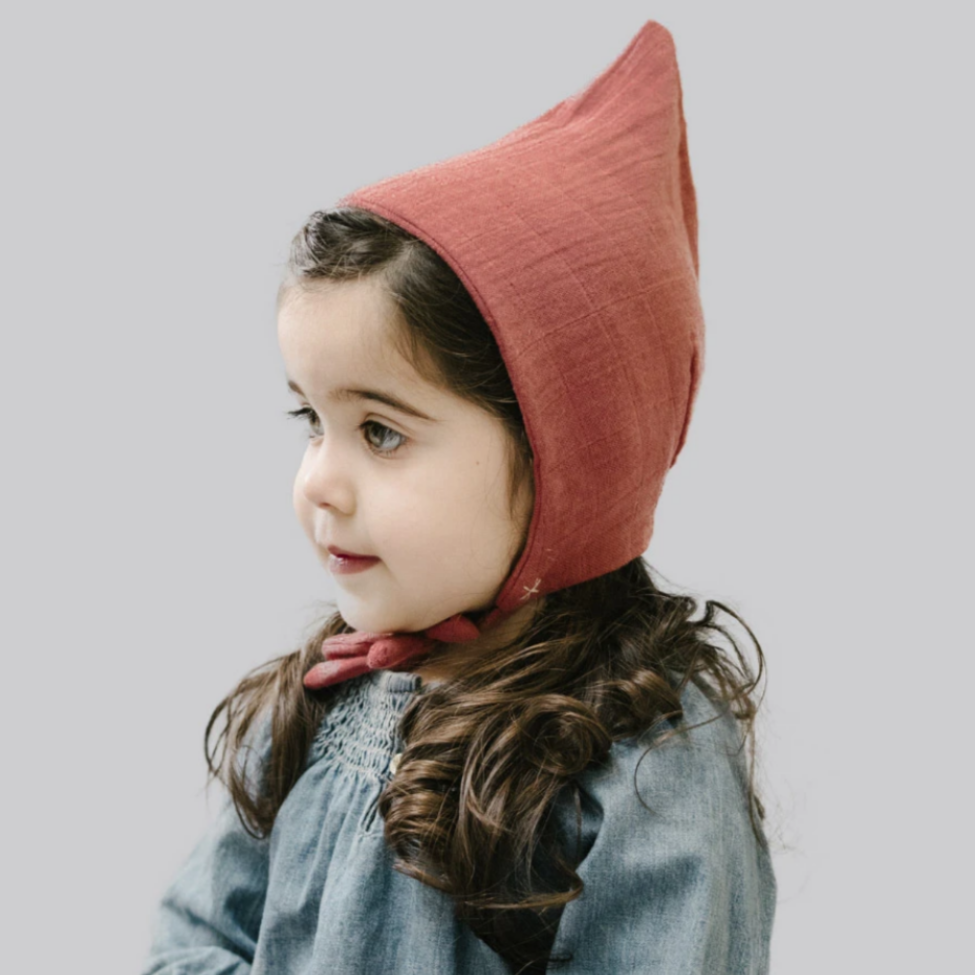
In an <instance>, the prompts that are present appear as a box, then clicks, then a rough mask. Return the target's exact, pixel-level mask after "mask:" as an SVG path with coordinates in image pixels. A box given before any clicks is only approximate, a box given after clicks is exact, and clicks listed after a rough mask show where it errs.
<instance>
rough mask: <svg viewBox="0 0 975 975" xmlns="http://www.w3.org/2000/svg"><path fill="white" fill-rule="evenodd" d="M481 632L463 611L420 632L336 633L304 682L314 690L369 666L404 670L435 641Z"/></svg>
mask: <svg viewBox="0 0 975 975" xmlns="http://www.w3.org/2000/svg"><path fill="white" fill-rule="evenodd" d="M480 635H481V630H480V629H478V626H477V624H476V623H475V622H474V621H473V620H472V619H470V618H469V617H468V616H465V615H464V614H463V613H458V614H457V615H456V616H451V617H450V618H449V619H445V620H442V621H441V622H440V623H437V624H436V625H435V626H431V627H428V628H427V629H425V630H423V631H421V632H420V633H394V632H388V633H366V632H363V631H359V630H357V631H355V632H353V633H339V634H337V635H336V636H330V637H327V638H326V639H325V640H323V641H322V654H323V655H324V657H325V660H324V661H323V662H322V663H320V664H315V666H314V667H312V669H311V670H309V671H308V673H307V674H305V678H304V682H303V683H304V685H305V687H307V688H308V689H309V690H313V691H317V690H319V689H320V688H323V687H328V686H329V685H331V684H339V683H341V682H342V681H345V680H349V679H350V678H352V677H358V676H359V675H360V674H365V673H367V672H368V671H370V670H405V669H407V668H406V667H405V666H404V665H405V664H407V663H408V662H409V661H412V660H415V659H416V658H417V657H421V656H423V655H425V654H427V653H429V652H430V651H431V650H432V649H433V648H434V646H436V644H437V643H438V642H440V643H464V642H466V641H468V640H475V639H477V637H479V636H480Z"/></svg>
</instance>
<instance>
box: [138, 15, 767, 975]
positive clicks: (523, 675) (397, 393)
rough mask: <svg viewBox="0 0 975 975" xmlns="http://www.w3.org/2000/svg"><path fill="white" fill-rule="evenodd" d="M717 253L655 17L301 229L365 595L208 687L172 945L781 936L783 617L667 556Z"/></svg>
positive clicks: (330, 473)
mask: <svg viewBox="0 0 975 975" xmlns="http://www.w3.org/2000/svg"><path fill="white" fill-rule="evenodd" d="M697 273H698V262H697V213H696V207H695V194H694V187H693V183H692V180H691V174H690V168H689V162H688V154H687V139H686V130H685V123H684V116H683V110H682V102H681V90H680V78H679V74H678V70H677V62H676V56H675V52H674V46H673V41H672V38H671V36H670V34H669V33H668V32H667V31H666V30H665V29H664V28H663V27H661V26H660V25H659V24H656V23H654V22H653V21H650V22H648V23H646V24H645V25H644V26H643V27H642V28H641V30H640V31H639V32H638V34H637V35H636V37H634V38H633V40H632V41H631V43H630V44H629V46H628V47H627V48H626V50H625V51H624V52H623V53H622V54H621V55H620V56H619V57H618V58H617V59H616V61H615V62H614V63H613V64H612V65H611V66H610V67H609V68H608V69H606V71H604V72H603V73H602V74H601V75H600V76H599V77H598V78H596V80H595V81H593V82H592V83H591V84H590V85H589V86H588V87H587V88H586V89H584V90H583V91H581V92H580V93H579V94H577V95H575V96H573V97H571V98H568V99H566V100H564V101H563V102H560V103H559V104H558V105H556V106H555V107H553V108H552V109H550V110H549V111H548V112H546V113H545V114H543V115H541V116H540V117H539V118H537V119H535V120H534V121H532V122H529V123H528V124H526V125H523V126H521V127H520V128H518V129H515V130H514V131H513V132H510V133H509V134H508V135H506V136H505V137H504V138H502V139H500V140H498V141H497V142H494V143H492V144H490V145H487V146H485V147H483V148H481V149H479V150H477V151H474V152H470V153H466V154H464V155H460V156H457V157H454V158H452V159H449V160H446V161H444V162H440V163H436V164H433V165H430V166H426V167H423V168H420V169H416V170H413V171H411V172H408V173H405V174H402V175H399V176H395V177H390V178H389V179H386V180H383V181H381V182H379V183H377V184H375V185H373V186H371V187H367V188H363V189H360V190H358V191H356V192H354V193H352V194H350V195H349V196H347V197H345V198H344V199H343V200H341V201H340V203H339V205H338V206H337V207H336V208H334V209H331V210H328V211H324V212H318V213H315V214H313V216H312V217H311V219H310V220H309V221H308V223H307V224H306V225H305V226H304V227H303V228H302V230H301V231H300V232H299V233H298V234H297V236H296V237H295V239H294V241H293V243H292V248H291V254H290V260H289V265H288V271H287V274H286V277H285V280H284V282H283V283H282V286H281V291H280V294H279V301H278V340H279V343H280V348H281V353H282V356H283V359H284V364H285V373H286V379H287V384H288V386H289V388H290V389H291V391H292V392H293V394H294V396H295V397H296V408H295V409H294V410H293V411H291V415H292V416H294V417H296V418H298V419H299V420H301V421H302V422H303V423H305V424H306V425H307V433H308V444H307V448H306V450H305V454H304V457H303V459H302V462H301V466H300V468H299V470H298V476H297V479H296V481H295V487H294V506H295V511H296V513H297V515H298V519H299V521H300V523H301V525H302V527H303V529H304V531H305V533H306V534H307V536H308V539H309V541H310V542H311V544H312V545H313V547H314V550H315V552H316V554H317V555H318V557H319V558H321V560H322V561H323V563H324V564H325V566H326V568H327V570H328V571H329V572H330V573H331V574H332V575H333V576H334V578H335V584H336V588H337V592H338V597H337V611H336V612H335V613H334V614H332V615H331V616H330V617H329V618H328V619H326V620H324V622H323V623H322V625H321V627H320V629H319V631H318V632H317V633H316V634H315V636H314V638H313V639H311V640H310V641H309V642H308V643H307V644H306V645H305V646H304V647H303V648H301V649H299V650H297V651H296V652H294V653H292V654H290V655H288V656H285V657H283V658H280V659H278V660H274V661H272V662H270V663H269V664H267V665H265V666H264V667H262V668H259V669H258V670H257V671H255V672H253V673H251V674H250V675H248V676H246V677H245V678H244V679H243V680H242V681H241V682H240V683H239V684H238V685H237V687H236V688H235V689H234V690H232V691H231V693H230V694H229V695H228V696H227V697H226V698H225V699H224V700H223V701H222V702H221V703H220V704H219V705H218V707H217V708H216V710H215V712H214V714H213V716H212V718H211V720H210V723H209V725H208V727H207V733H206V745H207V760H208V763H209V766H210V771H211V773H212V775H214V776H217V777H219V778H220V779H221V780H222V781H223V782H224V783H225V785H226V786H227V788H228V790H229V800H228V801H227V803H226V805H225V807H224V808H223V810H222V812H221V814H220V816H219V817H218V819H217V820H216V821H215V822H214V824H213V826H212V827H211V828H210V829H209V831H208V832H207V834H206V835H205V836H204V837H203V838H202V840H201V841H200V842H199V844H198V845H197V847H196V849H195V850H194V851H193V853H192V855H191V856H190V857H189V859H188V860H187V862H186V863H185V865H184V866H183V868H182V870H181V871H180V872H179V874H178V876H177V877H176V878H175V880H174V882H173V884H172V885H171V887H170V888H169V890H168V891H167V892H166V894H165V896H164V898H163V901H162V904H161V906H160V908H159V911H158V914H157V917H156V923H155V930H154V938H153V944H152V948H151V955H150V959H149V961H148V963H147V966H146V967H145V969H144V971H145V973H154V975H163V973H165V975H191V973H192V975H217V973H220V975H231V973H233V975H244V973H248V972H250V973H254V975H257V973H262V975H267V973H271V975H302V973H308V975H311V973H323V975H324V973H330V975H361V973H368V972H383V973H386V972H393V973H398V972H401V973H407V972H408V973H417V975H433V973H455V972H456V973H470V975H494V973H497V975H501V973H511V972H515V973H529V972H531V973H534V972H543V971H546V970H552V971H554V970H556V969H560V970H563V971H565V972H568V973H583V972H585V973H599V975H604V973H605V975H617V973H624V972H645V973H655V975H678V973H704V972H708V973H717V972H721V973H725V972H728V973H742V975H744V973H764V972H766V971H767V970H768V946H769V938H770V935H771V928H772V920H773V914H774V905H775V879H774V875H773V872H772V867H771V861H770V857H769V850H768V845H767V843H766V840H765V836H764V833H763V828H762V820H763V817H764V813H763V809H762V804H761V802H760V801H759V799H758V797H757V796H756V794H755V788H754V775H753V768H754V756H753V754H752V753H753V749H745V747H744V746H745V745H746V744H747V743H751V744H752V745H753V743H754V729H753V722H754V717H755V713H756V707H757V703H756V700H755V697H754V692H755V690H756V687H757V684H758V681H759V680H760V678H761V675H762V662H763V657H762V651H761V647H760V646H758V643H757V641H756V643H755V646H756V649H757V661H758V666H757V672H753V670H752V669H751V668H750V667H749V665H748V664H747V663H746V661H745V658H744V657H743V655H742V654H741V652H740V651H739V649H738V647H737V645H736V644H735V643H734V640H733V638H731V636H730V634H728V632H727V631H726V630H725V629H724V628H723V627H722V626H721V625H720V624H719V623H718V622H716V621H715V611H716V610H717V609H721V610H724V611H725V612H727V613H729V614H730V615H732V616H734V617H735V618H736V619H739V618H738V617H737V615H736V614H734V613H732V612H731V610H728V609H727V608H726V607H724V606H722V605H721V604H720V603H716V602H713V601H707V603H706V607H705V612H704V615H703V618H701V619H694V618H693V617H694V615H695V610H696V604H695V601H694V600H693V599H691V598H689V597H686V596H679V595H674V594H670V593H666V592H664V591H662V590H661V589H659V588H658V587H657V586H656V585H655V583H654V581H653V580H652V578H651V573H650V570H649V566H648V565H647V563H646V562H645V561H644V558H643V553H644V552H645V550H646V548H647V545H648V543H649V541H650V537H651V534H652V531H653V515H654V510H655V507H656V503H657V500H658V498H659V496H660V492H661V490H662V487H663V482H664V478H665V475H666V473H667V471H668V470H669V469H670V467H671V466H672V465H673V463H674V462H675V460H676V458H677V456H678V454H679V453H680V450H681V448H682V447H683V445H684V441H685V438H686V436H687V430H688V424H689V421H690V417H691V410H692V407H693V404H694V400H695V396H696V393H697V388H698V385H699V382H700V377H701V371H702V363H703V319H702V314H701V306H700V301H699V296H698V290H697ZM739 622H741V620H740V619H739ZM743 625H744V624H743ZM745 629H746V630H747V627H745ZM716 632H720V633H722V634H724V635H725V636H726V637H727V638H728V639H729V641H730V643H731V646H732V647H733V649H734V652H733V653H731V654H729V653H728V652H726V651H725V650H722V649H720V648H719V647H717V646H714V645H713V644H712V643H711V642H709V638H710V637H711V636H712V635H713V634H714V633H716ZM748 632H749V635H751V631H750V630H748ZM753 639H754V638H753ZM749 755H752V762H748V761H747V760H746V758H747V757H748V756H749Z"/></svg>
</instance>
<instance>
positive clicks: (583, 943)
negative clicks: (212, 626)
mask: <svg viewBox="0 0 975 975" xmlns="http://www.w3.org/2000/svg"><path fill="white" fill-rule="evenodd" d="M419 687H420V678H419V677H418V676H417V675H415V674H409V673H402V672H393V671H389V670H374V671H371V672H369V673H366V674H362V675H359V676H357V677H354V678H350V679H349V680H347V681H344V682H343V683H341V684H340V685H338V686H336V687H334V688H332V689H331V690H330V691H328V693H330V694H334V695H335V697H334V699H333V702H332V705H331V708H330V710H329V712H328V713H327V714H326V716H325V718H324V719H323V721H322V723H321V725H320V726H319V728H318V732H317V735H316V737H315V740H314V744H313V745H312V748H311V750H310V753H309V756H308V760H307V763H306V767H305V769H304V772H303V774H302V775H301V777H300V778H299V779H298V782H297V783H296V785H295V787H294V788H293V789H292V790H291V792H290V793H289V795H288V797H287V799H286V800H285V802H284V805H283V806H282V807H281V811H280V813H279V815H278V818H277V820H276V822H275V824H274V828H273V829H272V831H271V833H270V836H269V837H267V838H266V839H263V840H258V839H254V838H253V837H251V836H249V835H248V834H247V833H246V832H245V831H244V829H243V827H242V826H241V823H240V820H239V819H238V817H237V815H236V812H235V810H234V809H233V807H232V806H231V805H227V806H226V807H225V808H224V809H223V811H222V813H221V815H219V817H218V818H217V819H216V820H215V821H214V823H213V825H212V826H211V828H210V829H209V831H208V832H207V833H206V834H205V835H204V837H203V838H202V839H201V840H200V842H199V843H198V844H197V846H196V848H195V849H194V850H193V852H192V853H191V855H190V856H189V858H188V859H187V860H186V862H185V863H184V865H183V867H182V869H181V870H180V871H179V872H178V874H177V876H176V878H175V880H174V881H173V882H172V884H171V885H170V886H169V888H168V889H167V891H166V893H165V895H164V897H163V900H162V903H161V906H160V909H159V911H158V913H157V915H156V917H155V922H154V931H153V939H152V947H151V951H150V955H149V958H148V960H147V962H146V964H145V966H144V967H143V970H142V975H313V973H314V975H317V973H321V975H325V973H327V975H362V973H364V972H384V973H385V972H394V973H396V975H507V973H508V972H509V971H510V970H509V968H508V967H507V966H506V964H505V963H504V961H503V960H502V958H501V957H500V956H499V955H498V954H496V953H495V952H494V951H492V950H491V949H490V948H489V947H488V946H487V945H486V944H485V943H484V942H483V941H481V940H480V939H479V938H477V936H476V935H475V934H474V933H473V932H472V930H471V929H470V928H469V927H468V926H467V925H466V924H464V923H462V922H460V921H458V920H457V919H456V918H455V916H454V903H453V900H452V898H450V897H449V896H448V895H447V894H444V893H443V892H441V891H438V890H436V889H434V888H433V887H429V886H427V885H425V884H422V883H419V882H417V881H416V880H413V879H412V878H409V877H407V876H406V875H404V874H402V873H400V872H398V871H397V870H395V869H393V854H392V853H391V851H390V850H389V848H388V847H387V845H386V843H385V840H384V838H383V821H382V817H381V816H380V815H378V808H377V803H378V800H379V796H380V794H381V792H382V790H383V789H384V788H385V787H386V785H387V783H388V782H389V780H390V778H391V776H392V772H393V768H394V766H395V761H396V757H397V753H398V752H399V751H400V750H401V749H402V748H403V742H402V741H401V740H400V739H399V737H398V734H397V725H398V721H399V719H400V717H401V716H402V713H403V711H404V710H405V708H406V707H407V705H408V704H409V703H410V701H411V699H412V698H413V696H414V695H415V694H416V693H417V692H418V690H419ZM681 703H682V705H683V707H684V712H685V720H686V723H687V725H693V724H698V723H700V722H703V721H707V720H709V719H711V718H716V720H714V721H712V723H710V724H707V725H704V726H703V727H699V728H694V729H692V730H690V731H689V732H686V733H685V734H681V735H678V736H676V737H673V738H671V739H670V740H669V741H667V742H662V743H661V742H659V741H658V736H660V735H662V734H664V733H665V732H666V731H669V730H670V728H671V726H670V725H664V726H663V727H660V728H658V729H656V730H654V731H650V732H646V733H644V734H643V735H641V736H640V737H638V738H631V739H626V740H623V741H617V742H614V744H613V745H612V747H611V748H610V751H609V756H608V758H607V760H606V761H605V762H603V763H600V764H599V765H597V766H593V767H590V768H589V769H587V770H586V771H585V772H583V773H582V774H581V775H579V776H577V777H576V779H575V782H576V783H577V785H578V788H579V803H578V807H577V804H576V801H575V796H574V794H573V791H574V790H573V789H571V788H569V789H566V790H565V791H564V792H563V794H562V795H561V796H560V798H559V800H558V801H557V803H556V805H555V809H554V814H555V817H556V821H557V823H558V829H559V831H560V834H561V836H562V837H564V843H565V845H564V849H565V850H566V851H567V852H569V851H573V850H574V851H575V858H574V859H575V862H577V863H578V866H577V870H578V873H579V876H580V877H581V879H582V880H583V882H584V883H585V889H584V890H583V893H582V895H581V897H579V898H578V899H576V900H574V901H571V902H570V903H569V904H568V905H567V906H566V907H565V908H564V909H563V911H562V913H561V916H560V918H559V919H558V921H559V923H558V928H557V931H556V936H555V941H554V944H553V948H552V951H553V955H555V956H557V957H560V956H561V957H564V956H568V955H571V956H572V961H571V962H570V963H569V964H568V965H567V966H566V967H565V968H554V967H553V968H552V970H553V971H561V972H563V973H564V975H593V973H599V975H603V973H606V975H618V973H624V972H640V973H641V975H704V973H715V975H717V973H721V975H766V973H767V972H768V957H769V941H770V936H771V929H772V923H773V916H774V909H775V894H776V882H775V877H774V874H773V872H772V866H771V860H770V856H769V851H768V847H767V844H766V842H765V840H764V837H763V836H762V835H761V834H759V836H758V838H757V837H756V835H755V833H753V831H752V829H751V824H750V822H749V817H748V803H747V800H746V793H745V790H746V785H747V770H746V766H745V763H744V755H745V753H744V751H743V749H742V748H741V739H740V737H739V729H738V727H737V723H736V722H735V720H734V719H733V718H732V717H731V716H730V715H728V714H727V713H724V714H722V715H721V716H720V717H718V716H717V714H718V713H717V711H716V710H715V707H714V705H713V704H712V703H711V702H710V701H709V700H708V699H707V698H706V697H705V695H704V694H702V692H701V691H700V690H699V689H698V688H697V687H696V686H695V685H694V684H689V685H688V686H687V687H686V688H685V690H684V691H683V694H682V696H681ZM263 734H265V735H266V731H265V732H263ZM651 743H654V744H655V747H654V748H652V749H651V750H650V751H647V747H648V746H649V745H650V744H651ZM645 752H646V756H645V757H644V758H643V760H642V762H641V757H642V756H644V753H645ZM255 753H256V754H259V755H266V754H267V747H266V744H265V745H262V744H260V742H258V743H257V744H256V746H255ZM638 793H639V794H638ZM644 803H645V804H646V805H644ZM647 807H649V808H647ZM577 808H578V811H579V812H580V813H581V833H580V832H579V831H578V830H577V818H576V816H577Z"/></svg>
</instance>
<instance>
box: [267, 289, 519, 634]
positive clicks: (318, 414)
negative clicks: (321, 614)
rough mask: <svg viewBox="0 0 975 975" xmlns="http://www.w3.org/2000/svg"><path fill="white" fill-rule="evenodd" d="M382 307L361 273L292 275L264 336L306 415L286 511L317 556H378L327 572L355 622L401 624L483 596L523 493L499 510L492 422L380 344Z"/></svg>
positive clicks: (504, 569)
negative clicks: (272, 340) (274, 338)
mask: <svg viewBox="0 0 975 975" xmlns="http://www.w3.org/2000/svg"><path fill="white" fill-rule="evenodd" d="M392 314H393V305H392V302H391V300H390V299H389V298H388V297H387V296H386V295H385V294H384V293H383V292H382V291H381V290H379V287H378V286H377V284H376V282H375V281H374V280H373V279H369V278H366V279H363V280H360V281H354V282H339V283H335V282H328V283H325V282H316V283H315V284H314V285H313V286H312V287H311V288H307V289H305V288H296V287H292V288H289V289H288V290H287V292H286V293H285V295H284V297H283V300H282V302H281V305H280V310H279V312H278V342H279V344H280V347H281V353H282V356H283V358H284V362H285V372H286V374H287V377H288V380H289V386H291V388H292V389H293V391H294V392H295V395H296V396H297V398H298V401H299V404H300V407H301V408H302V409H303V410H304V411H305V413H304V417H305V421H306V422H307V423H308V435H309V440H308V445H307V447H306V449H305V454H304V457H303V458H302V461H301V466H300V468H299V469H298V475H297V477H296V478H295V484H294V506H295V511H296V513H297V515H298V520H299V521H300V523H301V526H302V528H304V530H305V533H306V534H307V536H308V538H309V540H310V541H311V543H312V544H313V546H314V547H315V552H316V554H317V555H318V557H319V559H320V560H321V561H322V563H323V564H324V565H325V566H326V568H328V565H329V553H328V547H329V546H330V545H332V546H336V547H338V548H341V549H344V550H345V551H348V552H355V553H359V554H363V555H373V556H377V557H378V561H377V562H374V563H373V564H372V565H371V566H370V567H369V568H366V569H364V570H363V571H360V572H356V573H353V574H344V573H343V574H339V573H335V574H334V575H333V578H334V580H335V585H336V589H337V595H338V598H337V604H338V609H339V611H340V612H341V614H342V617H343V618H344V619H345V621H346V622H347V623H348V624H350V625H351V626H352V627H354V628H355V629H357V630H363V631H378V632H385V631H406V632H412V631H419V630H422V629H425V628H426V627H428V626H432V625H433V624H434V623H438V622H440V621H441V620H443V619H446V618H447V617H449V616H452V615H454V614H455V613H462V612H468V611H475V610H480V609H486V608H488V607H490V606H491V605H492V603H493V602H494V598H495V597H496V596H497V594H498V592H499V591H500V588H501V585H502V583H503V582H504V580H505V579H506V578H507V576H508V574H509V572H510V569H511V566H512V560H513V559H514V556H515V555H516V554H517V551H518V548H519V547H520V544H521V541H522V538H523V537H524V533H525V531H526V530H527V527H528V523H529V520H530V518H531V497H530V493H531V492H530V490H526V491H524V492H522V494H523V495H524V496H522V497H520V498H518V499H516V501H515V507H514V510H512V506H511V502H510V499H509V496H508V466H507V465H508V460H507V454H506V449H505V448H506V438H507V433H506V431H505V429H504V427H503V425H502V423H501V421H500V420H498V419H497V418H495V417H492V416H490V415H489V414H487V413H485V412H484V411H483V410H482V409H480V408H479V407H477V406H475V405H474V404H472V403H470V402H468V401H466V400H463V399H461V398H459V397H458V396H456V395H454V394H453V393H449V392H446V391H444V390H442V389H440V388H438V387H436V386H432V385H430V384H429V383H428V382H426V381H425V380H424V379H422V378H421V377H420V376H419V375H417V373H416V372H415V370H414V369H413V368H412V366H410V365H409V363H407V362H406V360H405V359H403V358H402V357H401V356H400V355H399V354H398V352H396V351H395V350H394V349H393V347H392V344H391V340H390V335H391V328H392V326H391V324H390V321H391V316H392ZM343 390H344V391H346V392H344V393H343V392H342V391H343ZM354 390H358V391H369V392H370V393H375V394H377V395H382V396H385V397H388V398H389V399H390V400H395V401H397V402H398V404H399V405H398V406H394V405H391V403H388V402H382V401H381V400H379V399H376V398H373V397H372V396H366V395H364V393H363V394H359V393H355V394H353V393H352V392H349V391H354Z"/></svg>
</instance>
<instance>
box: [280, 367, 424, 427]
mask: <svg viewBox="0 0 975 975" xmlns="http://www.w3.org/2000/svg"><path fill="white" fill-rule="evenodd" d="M288 389H290V390H291V391H292V392H293V393H297V394H298V395H299V396H302V397H304V398H305V399H308V397H307V396H305V393H304V391H303V390H302V388H301V387H300V386H299V385H298V384H297V383H296V382H295V381H294V380H293V379H291V378H290V377H289V378H288ZM328 398H329V399H330V400H332V401H333V402H336V403H347V402H350V401H351V402H356V401H358V400H364V399H368V400H373V401H375V402H376V403H383V404H384V405H385V406H390V407H392V408H393V409H394V410H399V412H400V413H405V414H406V415H407V416H415V417H416V418H417V419H418V420H428V421H430V422H431V423H436V420H434V418H433V417H432V416H427V414H426V413H423V412H422V411H421V410H418V409H417V408H416V407H415V406H410V404H409V403H404V402H403V400H401V399H399V398H398V397H396V396H393V395H392V394H391V393H384V392H382V390H378V389H359V388H357V387H354V388H351V389H350V388H346V389H333V390H332V391H331V393H329V395H328Z"/></svg>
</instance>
